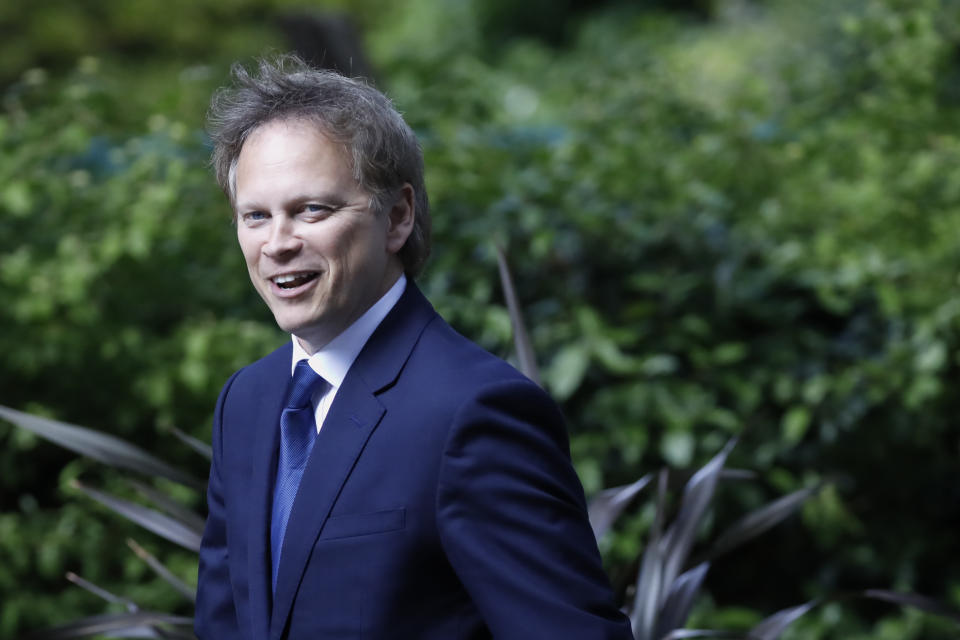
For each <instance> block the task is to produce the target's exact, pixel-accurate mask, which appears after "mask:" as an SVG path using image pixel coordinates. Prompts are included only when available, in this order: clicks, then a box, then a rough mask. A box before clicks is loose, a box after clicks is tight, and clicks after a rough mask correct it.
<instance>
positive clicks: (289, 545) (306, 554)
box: [270, 376, 384, 638]
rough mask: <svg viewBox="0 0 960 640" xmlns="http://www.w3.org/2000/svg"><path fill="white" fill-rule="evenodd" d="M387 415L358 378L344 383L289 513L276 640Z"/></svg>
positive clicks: (274, 619)
mask: <svg viewBox="0 0 960 640" xmlns="http://www.w3.org/2000/svg"><path fill="white" fill-rule="evenodd" d="M383 414H384V408H383V407H382V406H381V404H380V403H379V402H378V401H377V399H376V398H375V397H374V396H373V394H372V393H370V392H369V391H368V390H366V388H365V385H363V383H362V381H361V380H360V379H359V378H356V377H354V378H352V379H351V378H350V376H348V377H347V379H346V380H344V384H343V385H342V386H341V387H340V389H339V390H338V391H337V397H336V399H334V401H333V406H332V407H330V412H329V413H328V414H327V417H326V419H325V420H324V421H323V428H322V429H320V433H319V434H317V441H316V443H315V444H314V446H313V451H312V453H311V454H310V460H309V462H308V463H307V468H306V469H305V470H304V472H303V479H302V480H301V481H300V487H301V490H300V491H299V492H298V493H297V497H296V499H295V500H294V503H293V509H292V510H291V512H290V521H289V522H288V524H287V533H286V535H285V537H284V539H283V550H282V551H281V552H280V567H279V569H278V572H277V593H276V599H275V600H274V603H273V615H272V616H271V624H270V637H271V638H279V637H280V635H281V634H282V633H283V628H284V626H285V625H286V621H287V617H288V616H289V615H290V608H291V606H292V605H293V598H294V596H295V595H296V592H297V589H298V588H299V586H300V581H301V579H302V578H303V573H304V571H305V570H306V567H307V563H308V562H309V560H310V553H311V552H312V551H313V545H314V544H315V543H316V540H317V537H318V536H319V535H320V531H321V530H322V529H323V525H324V523H325V522H326V521H327V516H329V514H330V510H331V509H332V508H333V503H334V501H335V500H336V498H337V495H339V493H340V488H341V487H342V486H343V483H344V482H345V481H346V479H347V476H349V475H350V471H351V470H352V469H353V466H354V463H355V462H356V460H357V457H358V456H359V455H360V452H361V451H363V447H364V445H365V444H366V443H367V439H368V438H369V437H370V434H371V433H373V430H374V428H375V427H376V426H377V424H378V423H379V422H380V419H381V417H383Z"/></svg>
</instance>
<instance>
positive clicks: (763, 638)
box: [747, 600, 820, 640]
mask: <svg viewBox="0 0 960 640" xmlns="http://www.w3.org/2000/svg"><path fill="white" fill-rule="evenodd" d="M818 604H820V600H811V601H810V602H805V603H803V604H800V605H797V606H795V607H790V608H788V609H781V610H780V611H777V612H776V613H775V614H773V615H772V616H769V617H767V618H764V619H763V620H761V621H760V624H758V625H757V626H755V627H754V628H753V629H751V630H750V632H749V633H748V634H747V640H778V638H780V634H782V633H783V632H784V631H786V629H787V627H789V626H790V625H791V624H793V623H794V622H796V621H797V620H798V619H800V617H802V616H803V615H804V614H805V613H807V612H808V611H810V610H811V609H813V608H814V607H815V606H817V605H818Z"/></svg>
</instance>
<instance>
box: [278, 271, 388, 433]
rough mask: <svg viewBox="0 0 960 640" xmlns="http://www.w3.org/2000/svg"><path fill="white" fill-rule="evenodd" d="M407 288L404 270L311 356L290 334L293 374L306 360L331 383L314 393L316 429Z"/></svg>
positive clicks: (291, 372)
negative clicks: (356, 316)
mask: <svg viewBox="0 0 960 640" xmlns="http://www.w3.org/2000/svg"><path fill="white" fill-rule="evenodd" d="M406 288H407V277H406V276H405V275H403V274H401V275H400V278H399V279H398V280H397V281H396V282H395V283H394V284H393V286H392V287H390V290H389V291H387V292H386V293H385V294H383V297H382V298H380V299H379V300H377V302H375V303H374V305H373V306H372V307H370V308H369V309H367V310H366V312H365V313H364V314H363V315H362V316H360V317H359V318H357V320H356V321H355V322H354V323H353V324H351V325H350V326H349V327H347V328H346V329H345V330H344V331H343V333H341V334H340V335H338V336H337V337H336V338H334V339H333V340H331V341H330V342H328V343H327V344H326V345H324V346H323V347H321V348H320V350H319V351H317V352H316V353H315V354H313V355H312V356H311V355H310V354H308V353H307V352H306V351H305V350H304V348H303V347H302V346H300V341H299V340H297V337H296V336H294V335H291V338H292V339H293V362H292V363H291V364H290V375H291V376H292V375H293V370H294V368H296V366H297V363H298V362H300V361H301V360H306V361H307V362H308V364H309V365H310V368H311V369H313V370H314V371H315V372H316V373H317V374H318V375H319V376H320V377H322V378H323V379H324V380H326V381H327V382H328V383H329V385H328V386H327V387H326V388H325V389H322V390H321V391H318V392H316V393H314V394H313V398H311V400H310V402H311V403H312V404H313V410H314V413H313V415H314V419H315V420H316V424H317V433H320V427H322V426H323V421H324V419H325V418H326V417H327V412H328V411H330V406H331V405H332V404H333V399H334V397H336V395H337V389H339V388H340V385H342V384H343V379H344V378H346V377H347V372H348V371H349V370H350V367H351V366H353V361H354V360H356V359H357V356H358V355H360V351H361V350H362V349H363V345H365V344H367V340H369V339H370V336H371V335H373V332H374V331H376V329H377V327H379V326H380V323H381V322H382V321H383V319H384V318H385V317H386V315H387V314H388V313H390V310H391V309H393V306H394V305H395V304H397V301H398V300H399V299H400V296H401V295H403V292H404V290H405V289H406Z"/></svg>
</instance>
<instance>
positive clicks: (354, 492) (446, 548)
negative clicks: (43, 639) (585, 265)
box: [196, 58, 632, 640]
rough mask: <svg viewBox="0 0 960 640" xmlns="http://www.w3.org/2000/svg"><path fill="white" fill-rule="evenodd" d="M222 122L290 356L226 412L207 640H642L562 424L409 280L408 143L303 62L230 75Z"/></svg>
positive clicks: (220, 104) (418, 187)
mask: <svg viewBox="0 0 960 640" xmlns="http://www.w3.org/2000/svg"><path fill="white" fill-rule="evenodd" d="M234 75H235V84H234V86H232V87H230V88H227V89H223V90H221V91H220V92H218V94H217V96H216V97H215V98H214V101H213V104H212V107H211V114H210V122H211V135H212V138H213V141H214V153H213V163H214V167H215V169H216V172H217V178H218V181H219V183H220V185H221V187H222V188H223V189H224V191H225V193H226V194H227V197H228V198H229V200H230V203H231V205H232V207H233V209H234V215H235V220H236V225H237V238H238V240H239V243H240V248H241V250H242V252H243V255H244V258H245V260H246V263H247V270H248V272H249V276H250V279H251V281H252V282H253V285H254V287H255V288H256V290H257V292H258V293H259V294H260V296H261V297H262V298H263V299H264V301H265V302H266V303H267V306H269V307H270V310H271V311H272V312H273V315H274V318H275V319H276V321H277V324H278V325H279V326H280V327H281V328H282V329H283V330H284V331H286V332H288V333H290V334H291V341H290V342H289V343H288V344H286V345H285V346H283V347H281V348H279V349H277V350H276V351H274V352H273V353H271V354H270V355H268V356H266V357H265V358H263V359H261V360H259V361H257V362H255V363H253V364H251V365H249V366H247V367H245V368H243V369H241V370H240V371H238V372H236V373H235V374H234V375H233V376H232V377H231V378H230V379H229V380H228V381H227V383H226V384H225V385H224V387H223V390H222V391H221V393H220V398H219V400H218V401H217V406H216V412H215V417H214V425H213V439H212V440H213V451H214V455H213V463H212V465H211V469H210V482H209V488H208V496H207V498H208V506H209V516H208V519H207V525H206V529H205V531H204V536H203V545H202V549H201V552H200V571H199V584H198V590H197V613H196V631H197V635H198V636H199V637H200V638H203V639H213V640H220V639H228V638H248V639H250V640H253V639H258V640H260V639H264V638H270V639H272V640H277V639H279V638H309V639H311V640H313V639H324V638H330V639H333V638H338V639H340V638H343V639H347V638H356V639H359V638H363V639H366V640H377V639H397V640H431V639H436V640H461V639H462V640H473V639H478V638H491V637H493V638H506V639H510V638H518V639H519V638H523V639H524V640H528V639H530V638H570V639H576V640H581V639H582V640H588V639H593V638H596V639H617V640H628V639H629V638H631V637H632V636H631V633H630V626H629V622H628V621H627V620H626V618H625V617H624V616H623V615H622V614H621V613H620V612H619V611H617V609H616V608H615V607H614V606H613V604H612V596H611V593H610V588H609V585H608V584H607V580H606V577H605V576H604V574H603V571H602V569H601V566H600V559H599V554H598V553H597V548H596V543H595V541H594V540H593V536H592V534H591V530H590V526H589V523H588V522H587V517H586V509H585V505H584V498H583V491H582V488H581V487H580V484H579V482H578V480H577V477H576V474H575V473H574V471H573V467H572V465H571V464H570V459H569V453H568V447H567V440H566V434H565V431H564V427H563V422H562V419H561V416H560V414H559V412H558V411H557V409H556V407H555V406H554V404H553V403H552V402H551V401H550V400H549V398H548V397H547V396H546V394H544V393H543V391H542V390H541V389H539V387H537V386H536V385H535V384H533V383H531V382H530V381H529V380H527V379H526V378H524V377H523V376H522V375H520V374H519V373H518V372H517V371H516V370H514V369H513V368H512V367H510V366H509V365H507V364H506V363H504V362H503V361H501V360H499V359H497V358H495V357H493V356H491V355H490V354H488V353H486V352H484V351H483V350H481V349H480V348H479V347H477V346H476V345H474V344H473V343H471V342H470V341H468V340H467V339H465V338H463V337H462V336H460V335H459V334H457V333H456V332H454V331H453V329H451V328H450V327H449V326H448V325H447V324H446V323H445V322H444V321H443V320H442V319H441V318H440V317H439V316H438V315H437V314H436V312H435V311H434V310H433V308H432V307H431V306H430V303H429V302H427V300H426V299H425V298H424V297H423V295H422V294H421V293H420V292H419V290H418V289H417V287H416V285H415V284H414V282H413V278H414V277H415V276H416V275H417V273H418V272H419V270H420V268H421V267H422V266H423V263H424V261H425V260H426V257H427V254H428V252H429V228H430V223H429V213H428V208H427V198H426V192H425V189H424V183H423V161H422V156H421V152H420V149H419V146H418V144H417V141H416V138H415V136H414V135H413V132H412V131H411V130H410V128H409V127H408V126H407V125H406V123H405V122H404V121H403V119H402V118H401V117H400V115H399V114H398V113H397V112H396V110H395V109H394V108H393V106H392V105H391V103H390V101H389V100H388V99H387V98H386V97H385V96H383V95H382V94H381V93H379V92H378V91H376V90H375V89H373V88H371V87H369V86H368V85H366V84H364V83H362V82H358V81H355V80H351V79H348V78H344V77H343V76H340V75H338V74H335V73H331V72H325V71H316V70H312V69H309V68H307V67H305V66H304V65H303V64H302V63H300V62H299V61H298V60H295V59H292V58H282V59H280V60H278V61H277V62H275V63H271V62H262V63H261V64H260V68H259V71H258V73H257V74H250V73H248V72H246V71H245V70H243V69H241V68H236V69H235V71H234Z"/></svg>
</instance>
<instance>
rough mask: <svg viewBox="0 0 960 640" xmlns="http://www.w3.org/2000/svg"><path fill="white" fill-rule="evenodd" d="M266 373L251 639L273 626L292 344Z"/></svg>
mask: <svg viewBox="0 0 960 640" xmlns="http://www.w3.org/2000/svg"><path fill="white" fill-rule="evenodd" d="M270 357H272V358H273V359H272V360H271V361H270V362H269V366H268V367H267V370H266V371H265V372H264V376H263V378H262V380H261V381H260V387H259V388H258V393H257V397H256V398H255V400H254V404H255V406H256V407H257V409H256V410H255V411H252V412H251V414H250V415H251V416H253V419H254V420H255V422H254V423H253V428H254V429H255V433H254V437H253V440H252V441H253V449H252V451H251V452H250V457H251V463H252V464H251V478H250V494H249V499H250V503H249V513H250V520H249V526H248V528H247V545H248V546H247V580H248V588H249V590H250V593H249V602H250V609H251V612H250V613H251V616H250V618H251V623H252V624H253V626H254V629H253V630H252V631H253V633H252V634H251V637H255V638H265V637H267V630H268V626H269V624H270V606H271V601H272V595H271V587H270V552H269V549H270V539H269V537H268V536H269V531H270V510H271V508H272V504H271V503H272V499H273V497H272V493H273V483H274V479H275V476H276V473H277V471H276V469H277V447H278V446H279V440H280V438H279V433H280V432H279V428H280V426H279V425H280V413H281V412H282V411H283V404H284V395H285V393H286V388H287V383H288V381H289V380H290V360H291V358H292V349H291V347H290V345H287V347H286V348H283V349H280V350H278V352H277V353H275V354H273V355H272V356H270Z"/></svg>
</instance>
